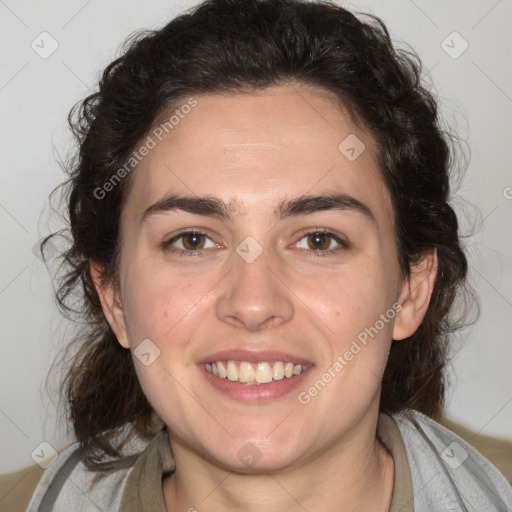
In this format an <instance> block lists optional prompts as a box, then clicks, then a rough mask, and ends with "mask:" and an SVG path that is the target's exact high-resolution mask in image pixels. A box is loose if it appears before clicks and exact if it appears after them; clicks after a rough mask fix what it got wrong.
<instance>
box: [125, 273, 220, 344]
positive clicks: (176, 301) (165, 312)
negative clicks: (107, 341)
mask: <svg viewBox="0 0 512 512" xmlns="http://www.w3.org/2000/svg"><path fill="white" fill-rule="evenodd" d="M125 275H126V286H125V290H124V291H125V292H126V293H123V305H124V309H125V318H126V326H127V331H128V337H129V341H130V344H131V345H136V344H137V343H139V342H140V341H141V340H143V339H145V338H149V339H151V340H154V341H155V343H156V344H158V345H164V343H165V341H166V340H169V339H172V340H173V343H172V345H173V346H176V345H179V344H180V343H181V341H180V340H182V339H184V338H187V336H185V333H184V331H186V328H187V326H189V325H190V321H191V319H192V318H195V317H196V315H197V314H198V313H200V312H201V311H202V309H203V308H204V306H205V304H206V303H208V300H211V293H209V291H210V290H211V288H212V287H213V284H214V283H210V282H209V280H208V279H204V278H197V279H190V277H184V276H180V275H177V274H176V273H174V272H173V273H171V272H169V271H168V270H167V271H163V269H161V268H157V267H156V266H153V267H151V268H146V269H145V270H142V271H141V270H137V272H131V271H130V270H127V272H126V274H125ZM196 325H197V323H196ZM166 345H167V344H166ZM161 348H162V349H164V348H165V349H167V348H168V347H164V346H162V347H161Z"/></svg>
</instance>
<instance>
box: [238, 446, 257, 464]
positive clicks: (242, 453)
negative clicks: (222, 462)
mask: <svg viewBox="0 0 512 512" xmlns="http://www.w3.org/2000/svg"><path fill="white" fill-rule="evenodd" d="M261 456H262V453H261V451H260V450H259V449H258V447H257V446H256V445H254V444H253V443H251V442H249V443H246V444H245V445H244V446H243V447H242V448H240V450H238V453H237V457H238V460H239V461H240V462H242V463H243V464H245V465H246V466H247V467H248V468H252V467H253V466H254V465H255V464H256V463H257V462H258V461H259V460H260V459H261Z"/></svg>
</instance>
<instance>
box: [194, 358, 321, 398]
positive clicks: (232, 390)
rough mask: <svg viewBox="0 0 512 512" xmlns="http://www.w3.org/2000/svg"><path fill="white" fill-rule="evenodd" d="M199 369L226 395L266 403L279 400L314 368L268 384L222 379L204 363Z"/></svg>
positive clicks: (297, 385) (298, 384)
mask: <svg viewBox="0 0 512 512" xmlns="http://www.w3.org/2000/svg"><path fill="white" fill-rule="evenodd" d="M198 366H199V369H200V370H201V371H202V372H203V375H204V376H205V377H206V380H207V381H208V382H209V383H210V384H211V385H212V386H213V387H214V388H215V389H217V390H218V391H221V392H222V393H224V394H225V395H227V396H229V397H230V398H233V399H235V400H239V401H240V402H247V403H264V402H271V401H272V400H277V399H278V398H281V397H282V396H284V395H287V394H288V393H290V392H291V391H293V390H294V389H295V388H297V387H299V386H300V385H301V384H303V383H304V379H305V378H306V375H307V374H308V373H309V372H310V371H311V370H312V368H313V365H312V366H310V367H308V368H307V369H306V370H304V371H303V372H302V373H301V374H300V375H295V376H294V377H290V378H287V377H284V378H283V379H281V380H274V381H272V382H269V383H267V384H252V385H248V384H241V383H240V382H233V381H231V380H229V379H221V378H220V377H216V376H215V375H213V374H211V373H210V372H208V371H207V370H206V368H205V367H204V365H202V364H200V365H198Z"/></svg>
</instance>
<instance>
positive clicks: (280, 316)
mask: <svg viewBox="0 0 512 512" xmlns="http://www.w3.org/2000/svg"><path fill="white" fill-rule="evenodd" d="M233 260H234V263H233V265H234V268H233V269H232V271H231V272H229V273H228V275H227V276H226V280H225V281H224V288H223V289H222V292H221V294H220V296H219V297H218V299H217V303H216V313H217V317H218V318H219V320H221V321H223V322H227V323H229V324H231V325H233V326H236V327H242V328H244V329H246V330H248V331H258V330H262V329H266V328H272V327H274V328H275V327H278V326H279V325H280V324H283V323H286V322H288V321H289V320H290V319H291V318H293V315H294V305H293V302H292V300H291V296H292V292H291V290H290V289H289V288H288V287H287V286H286V282H285V279H284V276H283V275H282V272H280V271H279V267H278V264H277V262H276V261H274V262H273V263H272V262H271V261H270V258H269V257H268V255H267V251H266V250H264V251H263V252H262V254H260V256H258V258H257V259H256V260H254V261H252V262H250V263H249V262H248V261H246V260H244V258H242V257H241V256H239V254H238V253H234V254H233Z"/></svg>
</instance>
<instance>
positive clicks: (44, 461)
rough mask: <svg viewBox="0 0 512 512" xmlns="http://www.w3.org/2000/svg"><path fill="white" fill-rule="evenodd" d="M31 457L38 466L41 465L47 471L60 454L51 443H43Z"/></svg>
mask: <svg viewBox="0 0 512 512" xmlns="http://www.w3.org/2000/svg"><path fill="white" fill-rule="evenodd" d="M30 456H31V457H32V458H33V459H34V462H35V463H36V464H39V465H40V466H41V467H42V468H43V469H46V468H48V467H49V466H51V464H53V462H54V461H55V459H56V458H57V457H58V456H59V454H58V453H57V450H56V449H55V448H54V447H53V446H52V445H51V444H50V443H48V442H46V441H43V442H42V443H41V444H39V445H38V446H37V447H36V449H35V450H34V451H33V452H32V453H31V454H30Z"/></svg>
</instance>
